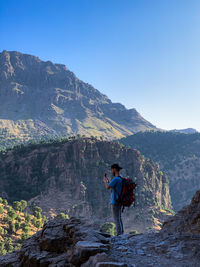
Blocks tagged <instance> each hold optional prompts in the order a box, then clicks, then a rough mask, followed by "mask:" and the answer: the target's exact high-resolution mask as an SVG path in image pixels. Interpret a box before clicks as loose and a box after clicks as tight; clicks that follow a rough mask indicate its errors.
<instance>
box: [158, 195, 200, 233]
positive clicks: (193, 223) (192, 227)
mask: <svg viewBox="0 0 200 267" xmlns="http://www.w3.org/2000/svg"><path fill="white" fill-rule="evenodd" d="M162 231H163V232H165V231H166V232H167V233H175V232H178V233H181V232H185V233H193V234H200V190H199V191H197V192H196V194H195V195H194V197H193V198H192V201H191V203H190V205H188V206H185V207H184V208H183V209H182V210H180V211H179V212H178V213H177V214H176V215H175V216H174V217H171V218H170V219H168V220H167V221H166V222H165V223H164V225H163V229H162Z"/></svg>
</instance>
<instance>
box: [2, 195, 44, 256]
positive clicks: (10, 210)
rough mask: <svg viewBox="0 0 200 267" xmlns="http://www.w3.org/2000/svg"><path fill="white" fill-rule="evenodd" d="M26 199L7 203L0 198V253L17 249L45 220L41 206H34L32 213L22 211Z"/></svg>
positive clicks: (25, 204)
mask: <svg viewBox="0 0 200 267" xmlns="http://www.w3.org/2000/svg"><path fill="white" fill-rule="evenodd" d="M26 206H27V203H26V201H24V200H22V201H20V202H19V201H15V202H14V203H13V205H12V206H11V205H8V202H7V200H6V199H2V198H0V255H4V254H6V253H7V252H9V253H10V252H12V251H14V250H18V249H19V248H20V247H21V243H22V242H23V241H24V240H25V239H27V238H28V237H30V236H31V235H33V234H35V233H36V232H37V231H38V230H40V229H41V228H42V226H43V224H44V222H46V218H45V217H43V216H42V214H41V211H42V210H41V208H39V207H34V212H33V213H34V214H28V213H26V212H24V209H25V208H26Z"/></svg>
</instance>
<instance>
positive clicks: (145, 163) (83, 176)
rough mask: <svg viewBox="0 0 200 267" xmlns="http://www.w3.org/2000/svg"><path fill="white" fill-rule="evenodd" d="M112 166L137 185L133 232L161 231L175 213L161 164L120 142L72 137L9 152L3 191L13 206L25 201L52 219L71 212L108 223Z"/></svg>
mask: <svg viewBox="0 0 200 267" xmlns="http://www.w3.org/2000/svg"><path fill="white" fill-rule="evenodd" d="M113 162H119V163H120V164H121V165H122V166H123V167H124V170H123V173H122V175H123V176H125V177H127V176H130V177H131V178H133V179H134V180H135V181H136V183H137V185H138V186H137V189H136V203H135V204H136V205H135V207H132V208H130V209H129V210H128V211H127V216H126V217H127V225H128V227H129V229H130V230H132V229H134V230H138V231H140V232H141V231H144V229H146V227H153V226H158V225H161V223H160V221H161V222H162V218H163V216H162V215H167V213H168V209H170V208H171V202H170V196H169V188H168V178H167V177H166V175H165V174H164V173H163V172H161V171H160V169H159V166H158V164H155V163H154V162H153V161H152V160H149V159H145V158H144V157H143V156H141V154H140V152H139V151H137V150H133V149H130V148H127V147H125V146H124V145H122V144H119V143H116V142H108V141H102V140H97V139H95V138H78V137H77V138H75V137H71V138H69V139H60V140H52V141H51V142H49V141H48V142H47V143H45V142H42V143H39V144H37V143H32V144H29V145H27V146H24V145H21V146H17V147H15V148H14V149H8V150H7V151H5V152H2V153H1V154H0V177H1V184H0V190H1V191H2V192H3V191H4V192H6V194H7V195H8V198H9V200H10V201H11V202H13V201H15V200H20V199H25V200H27V201H29V203H35V204H36V205H38V206H40V207H41V208H42V209H43V211H44V212H46V213H47V214H48V215H50V213H51V212H52V213H53V212H54V211H55V213H59V212H66V213H68V214H69V215H76V216H87V217H88V218H89V217H90V218H92V219H93V220H96V219H97V220H102V218H106V220H107V221H108V220H109V219H110V218H109V216H110V209H109V207H108V203H109V193H108V192H107V191H106V190H105V188H104V185H103V182H102V176H103V174H104V172H105V171H106V172H107V173H108V174H110V175H111V173H110V166H111V164H112V163H113ZM11 185H12V186H11ZM52 196H54V197H52ZM163 208H164V209H163ZM51 210H54V211H51ZM147 214H148V215H147Z"/></svg>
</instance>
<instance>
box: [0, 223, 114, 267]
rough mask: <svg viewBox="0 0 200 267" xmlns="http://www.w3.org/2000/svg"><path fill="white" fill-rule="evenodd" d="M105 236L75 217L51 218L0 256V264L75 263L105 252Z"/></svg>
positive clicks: (68, 264) (16, 265) (56, 264)
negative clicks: (14, 249) (17, 246)
mask: <svg viewBox="0 0 200 267" xmlns="http://www.w3.org/2000/svg"><path fill="white" fill-rule="evenodd" d="M109 237H110V236H109V235H108V234H104V233H101V232H98V231H96V230H94V229H92V228H91V226H90V225H88V224H85V223H84V222H83V221H82V222H81V221H80V220H79V219H75V218H71V219H70V220H53V221H50V222H49V223H48V224H47V225H45V226H44V227H43V229H42V231H39V232H38V233H37V234H36V235H34V236H32V237H31V238H29V239H28V240H27V241H25V242H24V244H23V246H22V249H21V250H20V251H19V252H17V253H13V254H11V255H8V256H5V257H0V261H1V263H0V266H2V267H3V266H15V267H18V266H20V267H23V266H24V267H26V266H29V267H35V266H52V267H53V266H60V267H64V266H76V267H78V266H81V264H83V263H85V262H87V261H88V259H89V258H90V256H93V255H96V254H98V253H103V252H108V250H109V248H110V239H109ZM105 258H108V257H106V255H105ZM9 264H10V265H9Z"/></svg>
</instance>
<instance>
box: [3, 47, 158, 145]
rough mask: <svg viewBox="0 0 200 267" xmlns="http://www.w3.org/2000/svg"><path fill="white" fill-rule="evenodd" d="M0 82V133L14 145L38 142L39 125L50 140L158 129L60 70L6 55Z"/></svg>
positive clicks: (24, 56)
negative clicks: (52, 136)
mask: <svg viewBox="0 0 200 267" xmlns="http://www.w3.org/2000/svg"><path fill="white" fill-rule="evenodd" d="M0 77H1V79H0V96H1V98H0V106H1V109H0V129H1V128H3V127H4V128H5V129H6V131H7V135H8V136H7V139H9V138H8V137H9V135H15V139H16V140H22V138H23V139H25V140H29V139H34V138H35V139H37V138H38V135H36V134H35V130H36V131H37V129H38V128H37V124H35V121H36V120H37V121H40V122H41V125H44V124H45V127H44V130H43V131H42V132H44V135H45V134H46V135H47V136H48V135H49V132H52V131H53V132H56V134H57V135H73V134H82V135H87V136H88V135H89V136H91V135H94V136H105V137H107V138H109V139H113V138H117V137H122V136H126V135H130V134H131V133H134V132H137V131H140V130H142V131H143V130H148V129H156V128H155V126H153V125H152V124H151V123H149V122H148V121H146V120H145V119H144V118H143V117H142V116H141V115H140V114H139V113H138V112H137V111H136V110H135V109H127V108H126V107H125V106H123V105H122V104H119V103H112V101H111V100H110V99H109V98H108V97H107V96H105V95H104V94H102V93H100V91H98V90H97V89H95V88H94V87H93V86H92V85H90V84H88V83H85V82H83V81H81V80H79V79H78V78H77V77H76V76H75V74H74V73H73V72H71V71H70V70H68V69H67V67H66V66H65V65H62V64H54V63H52V62H51V61H42V60H40V59H39V58H38V57H36V56H32V55H27V54H22V53H20V52H16V51H11V52H10V51H5V50H4V51H3V52H2V53H0ZM19 124H20V126H19ZM27 128H28V129H29V130H28V131H27ZM45 128H48V129H49V131H46V130H45ZM16 133H17V134H16ZM41 135H42V134H41ZM5 137H6V136H5Z"/></svg>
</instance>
